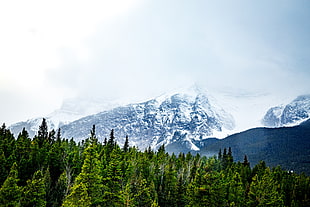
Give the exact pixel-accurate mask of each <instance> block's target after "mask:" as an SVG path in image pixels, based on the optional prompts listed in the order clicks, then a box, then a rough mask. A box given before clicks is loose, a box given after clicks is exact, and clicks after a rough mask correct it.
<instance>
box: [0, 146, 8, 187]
mask: <svg viewBox="0 0 310 207" xmlns="http://www.w3.org/2000/svg"><path fill="white" fill-rule="evenodd" d="M0 163H1V164H0V186H2V183H3V182H4V181H5V179H6V177H7V176H8V171H7V170H6V167H5V166H6V159H5V156H4V152H3V150H2V149H0Z"/></svg>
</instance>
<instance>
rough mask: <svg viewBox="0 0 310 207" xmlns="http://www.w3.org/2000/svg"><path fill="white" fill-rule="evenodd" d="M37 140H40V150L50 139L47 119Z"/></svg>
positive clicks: (41, 126)
mask: <svg viewBox="0 0 310 207" xmlns="http://www.w3.org/2000/svg"><path fill="white" fill-rule="evenodd" d="M36 138H37V139H38V144H39V148H41V147H42V146H43V144H44V142H46V141H47V139H48V127H47V123H46V119H45V118H43V120H42V123H41V125H40V126H39V131H38V135H37V136H36Z"/></svg>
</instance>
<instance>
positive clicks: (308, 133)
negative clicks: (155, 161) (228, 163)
mask: <svg viewBox="0 0 310 207" xmlns="http://www.w3.org/2000/svg"><path fill="white" fill-rule="evenodd" d="M204 145H205V147H204V148H202V150H201V151H200V153H201V154H203V155H207V156H213V155H217V154H218V152H219V149H224V148H228V147H231V148H232V151H233V156H234V158H235V160H239V161H243V158H244V155H247V156H248V159H249V161H250V162H251V163H252V166H253V165H255V164H257V163H258V162H259V161H260V160H264V161H265V162H266V163H267V165H269V166H276V165H281V167H283V168H285V169H287V170H294V171H296V172H306V173H308V174H310V162H309V160H310V120H308V121H306V122H304V123H302V124H301V125H299V126H295V127H282V128H255V129H250V130H247V131H245V132H241V133H238V134H234V135H231V136H229V137H227V138H225V139H212V140H209V139H207V140H205V142H204Z"/></svg>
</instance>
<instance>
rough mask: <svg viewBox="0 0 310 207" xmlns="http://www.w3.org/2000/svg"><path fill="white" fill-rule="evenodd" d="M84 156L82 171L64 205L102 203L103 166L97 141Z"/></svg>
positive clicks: (96, 204)
mask: <svg viewBox="0 0 310 207" xmlns="http://www.w3.org/2000/svg"><path fill="white" fill-rule="evenodd" d="M84 156H85V159H84V164H83V166H82V171H81V173H80V174H79V175H78V176H77V177H76V179H75V183H74V185H73V187H72V190H71V193H70V194H69V195H68V196H67V197H66V198H65V201H64V203H63V206H87V205H88V204H91V206H98V205H102V194H103V192H102V191H103V184H102V176H101V171H102V167H101V164H100V162H99V155H98V152H97V144H96V143H95V142H93V143H91V145H89V146H88V147H87V148H86V149H85V155H84Z"/></svg>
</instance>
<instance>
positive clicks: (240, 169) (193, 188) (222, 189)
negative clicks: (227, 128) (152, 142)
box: [0, 119, 310, 207]
mask: <svg viewBox="0 0 310 207" xmlns="http://www.w3.org/2000/svg"><path fill="white" fill-rule="evenodd" d="M115 136H116V135H114V131H113V130H111V134H110V137H108V138H106V139H104V141H103V142H99V140H98V139H97V138H96V128H95V125H94V126H93V128H91V129H90V136H89V137H86V138H85V140H83V141H81V142H78V143H77V142H75V141H74V139H73V138H69V139H68V138H63V137H62V136H61V130H60V129H59V130H57V131H55V130H51V131H49V130H48V127H47V124H46V121H45V119H43V121H42V124H41V125H40V127H39V130H38V132H37V135H35V136H34V137H29V135H28V133H27V131H26V130H25V129H23V130H22V131H21V132H20V133H19V135H18V136H17V137H14V135H13V134H12V133H11V132H10V130H9V129H8V128H7V127H6V126H5V124H3V125H2V127H1V128H0V163H1V165H0V186H1V188H0V206H1V207H2V206H23V207H24V206H25V207H28V206H29V207H30V206H36V207H37V206H64V207H66V206H71V207H73V206H79V207H84V206H85V207H86V206H94V207H96V206H101V207H102V206H150V207H151V206H153V207H155V206H161V207H168V206H169V207H174V206H180V207H181V206H197V207H198V206H216V207H218V206H253V207H254V206H292V207H295V206H310V177H309V176H307V175H305V174H297V173H294V172H292V171H289V172H288V171H286V170H282V169H281V167H280V166H278V167H274V168H270V167H268V166H266V164H265V162H264V161H261V162H259V164H257V165H255V166H250V160H248V159H247V156H246V155H245V156H244V161H243V162H235V161H234V158H233V149H231V148H227V149H226V148H225V149H219V153H218V155H217V156H214V157H204V156H200V155H199V154H191V153H187V154H184V153H180V154H178V155H175V154H169V153H167V152H166V151H165V146H161V147H160V148H159V149H158V150H157V151H153V150H152V149H151V148H148V149H146V150H144V151H141V150H139V149H137V148H136V147H135V146H129V144H128V143H129V142H128V139H130V138H128V137H126V142H125V144H124V146H119V145H118V144H117V143H116V138H115Z"/></svg>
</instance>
